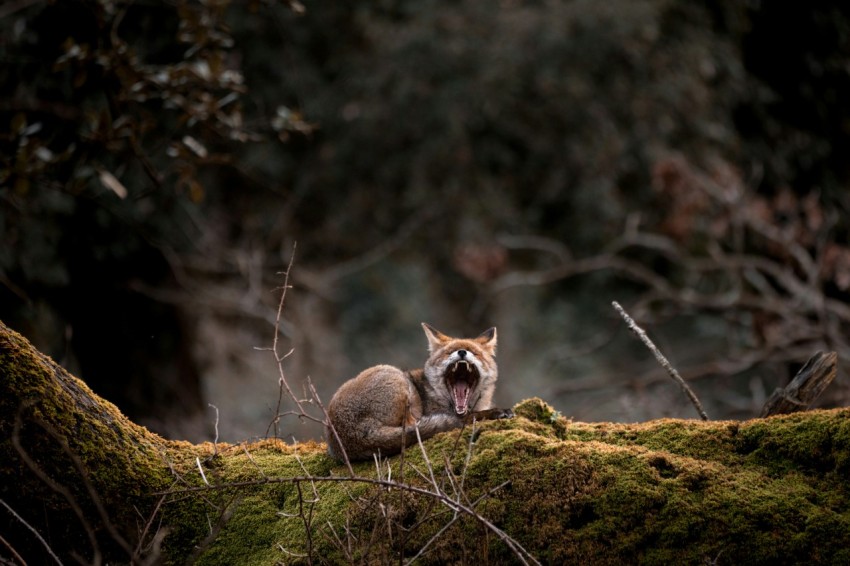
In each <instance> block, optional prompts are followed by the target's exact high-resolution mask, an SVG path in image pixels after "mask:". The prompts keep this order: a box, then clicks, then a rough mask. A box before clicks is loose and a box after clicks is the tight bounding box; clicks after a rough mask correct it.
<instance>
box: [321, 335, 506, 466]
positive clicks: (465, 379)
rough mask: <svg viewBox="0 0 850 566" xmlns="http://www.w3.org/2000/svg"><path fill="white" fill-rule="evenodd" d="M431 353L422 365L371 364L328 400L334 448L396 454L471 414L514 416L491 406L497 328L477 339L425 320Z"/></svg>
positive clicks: (354, 456)
mask: <svg viewBox="0 0 850 566" xmlns="http://www.w3.org/2000/svg"><path fill="white" fill-rule="evenodd" d="M422 328H424V329H425V335H426V336H427V337H428V351H429V352H430V356H429V357H428V360H427V361H426V362H425V367H424V368H423V369H417V370H412V371H402V370H400V369H398V368H396V367H393V366H388V365H379V366H375V367H371V368H369V369H367V370H365V371H363V372H362V373H360V375H358V376H357V377H355V378H354V379H351V380H349V381H347V382H345V383H343V384H342V386H341V387H340V388H339V390H338V391H337V392H336V394H335V395H334V396H333V398H332V399H331V402H330V404H329V405H328V417H329V423H328V427H327V438H328V452H329V453H330V454H331V456H333V457H334V458H336V459H338V460H343V459H344V456H343V451H342V450H341V448H340V443H341V444H342V447H343V448H344V449H345V455H347V456H348V458H349V459H350V460H362V459H364V458H371V457H372V454H381V455H388V454H395V453H397V452H399V451H401V448H402V446H409V445H410V444H412V443H415V442H416V429H419V436H420V438H422V439H423V440H424V439H426V438H430V437H432V436H434V435H435V434H437V433H438V432H444V431H447V430H451V429H455V428H459V427H461V426H463V424H464V423H468V422H472V420H473V419H476V420H482V419H497V418H508V417H512V416H513V412H512V411H511V410H510V409H507V410H502V409H494V408H492V402H493V393H494V391H495V389H496V379H497V377H498V374H497V369H496V360H495V355H496V329H495V328H491V329H489V330H487V331H485V332H484V333H483V334H481V335H480V336H479V337H477V338H450V337H449V336H446V335H445V334H443V333H441V332H439V331H437V330H435V329H434V328H433V327H431V326H429V325H427V324H425V323H424V322H423V323H422Z"/></svg>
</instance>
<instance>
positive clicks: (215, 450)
mask: <svg viewBox="0 0 850 566" xmlns="http://www.w3.org/2000/svg"><path fill="white" fill-rule="evenodd" d="M207 405H209V406H210V407H212V408H213V409H215V440H213V455H212V458H215V457H216V456H218V407H216V406H215V405H213V404H212V403H207Z"/></svg>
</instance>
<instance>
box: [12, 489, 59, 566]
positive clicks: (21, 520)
mask: <svg viewBox="0 0 850 566" xmlns="http://www.w3.org/2000/svg"><path fill="white" fill-rule="evenodd" d="M0 505H2V506H3V507H5V508H6V511H8V512H9V513H11V514H12V515H14V517H15V519H17V520H18V521H20V522H21V524H22V525H23V526H25V527H26V528H28V529H29V530H30V531H32V534H34V535H35V538H37V539H38V541H39V542H40V543H41V544H42V545H44V549H45V550H46V551H47V554H49V555H50V557H51V558H53V560H55V561H56V563H57V564H59V566H62V561H61V560H59V557H58V556H56V554H54V552H53V549H51V548H50V545H49V544H47V541H45V540H44V539H43V538H41V535H40V534H39V533H38V531H37V530H35V528H33V526H32V525H30V524H29V523H27V522H26V520H24V518H23V517H21V516H20V515H18V514H17V513H15V510H14V509H12V508H11V507H9V504H8V503H6V502H5V501H3V500H2V499H0ZM13 552H14V550H13ZM16 554H17V553H16ZM19 558H20V557H19ZM21 563H22V564H26V562H24V561H23V560H21Z"/></svg>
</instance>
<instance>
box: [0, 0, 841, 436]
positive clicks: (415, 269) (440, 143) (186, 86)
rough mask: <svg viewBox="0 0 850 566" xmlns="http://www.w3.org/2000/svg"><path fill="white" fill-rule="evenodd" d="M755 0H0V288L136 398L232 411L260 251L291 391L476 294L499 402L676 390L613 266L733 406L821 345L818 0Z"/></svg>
mask: <svg viewBox="0 0 850 566" xmlns="http://www.w3.org/2000/svg"><path fill="white" fill-rule="evenodd" d="M774 4H775V3H762V2H758V1H753V2H749V3H741V2H731V1H730V2H684V1H680V0H670V1H662V0H647V1H639V2H635V1H631V0H628V1H626V0H617V1H614V2H608V3H605V4H604V5H602V4H600V3H597V2H590V1H582V0H571V1H555V2H510V1H506V2H499V3H493V2H484V1H480V0H466V1H461V2H448V1H403V0H402V1H388V2H373V3H365V4H364V3H359V5H353V6H348V5H333V3H331V4H328V3H319V2H316V3H314V2H305V3H304V4H301V3H298V2H297V1H295V0H293V1H292V2H289V3H287V2H275V1H256V2H234V3H229V2H225V1H213V2H203V3H196V2H189V1H184V0H177V1H175V2H171V3H167V4H166V3H148V2H121V1H107V0H90V1H76V0H75V1H70V0H69V1H65V2H59V3H48V2H17V3H10V4H6V5H4V7H2V8H0V124H2V127H0V145H2V152H0V202H2V216H0V235H2V236H0V237H2V246H0V318H2V319H3V320H4V321H5V322H6V323H7V324H9V325H10V326H11V327H12V328H14V329H16V330H18V331H20V332H22V333H23V334H25V335H26V336H27V337H28V338H29V339H30V340H32V341H33V342H34V344H35V345H36V346H37V347H39V348H40V349H42V350H43V351H45V352H47V353H50V354H51V355H52V356H53V357H54V358H55V359H56V360H57V361H59V362H60V363H62V364H63V365H65V366H66V367H68V368H69V369H70V370H71V371H72V372H74V373H75V374H76V375H78V376H80V377H81V378H82V379H84V380H85V381H86V382H87V383H88V384H89V385H91V386H92V387H93V388H94V389H95V390H96V391H97V392H98V393H100V394H102V395H103V396H105V397H106V398H108V399H110V400H112V401H113V402H115V403H116V404H118V405H119V407H120V408H121V409H122V410H123V411H124V412H126V413H127V414H128V415H129V416H130V417H131V418H133V419H135V420H137V421H139V422H141V423H143V424H146V425H148V426H150V427H151V428H152V429H154V430H156V431H158V432H161V433H163V434H166V435H168V436H171V437H181V438H189V439H193V440H198V439H211V438H212V437H213V434H214V433H213V423H214V422H215V418H216V416H215V411H214V410H213V408H211V407H210V406H209V405H210V404H212V405H215V406H216V407H217V408H218V415H219V423H218V424H219V426H218V429H219V434H220V438H221V439H222V440H241V439H243V438H247V437H255V436H263V435H266V434H267V433H268V430H269V428H268V427H269V424H270V423H271V421H272V419H273V417H274V415H275V412H276V410H277V407H278V405H277V400H278V375H279V374H278V368H277V365H276V363H275V361H274V357H273V356H272V354H271V353H270V352H268V351H267V350H263V349H264V348H269V347H270V346H271V345H272V341H273V337H274V327H275V317H276V313H277V306H278V300H279V292H280V290H279V288H280V286H281V285H282V283H283V276H282V272H283V271H284V270H285V269H286V267H287V265H288V264H289V262H290V260H291V259H292V254H293V252H294V253H295V259H294V266H293V268H292V271H291V274H290V283H291V285H292V288H291V289H289V290H288V294H287V297H286V304H285V308H284V311H283V320H282V323H281V325H280V331H281V343H280V351H281V353H285V352H287V351H289V350H290V349H292V352H293V353H292V355H291V356H290V357H288V358H287V359H286V361H285V362H284V366H283V367H284V370H285V372H286V375H287V378H288V380H289V382H290V384H291V385H292V386H293V388H294V389H295V390H296V391H297V392H301V391H303V390H304V388H305V383H306V379H307V378H308V377H309V378H310V379H311V380H312V382H313V383H314V384H315V386H316V388H317V390H318V392H319V394H320V396H321V398H322V399H324V400H325V401H327V400H329V398H330V396H331V394H332V393H333V391H334V390H335V388H336V387H337V386H338V385H339V384H340V383H341V382H342V381H343V380H344V379H347V378H349V377H352V376H353V375H355V374H356V373H357V372H358V371H360V370H361V369H363V368H365V367H368V366H370V365H374V364H377V363H390V364H395V365H399V366H402V367H417V366H419V365H421V363H422V361H423V360H424V357H425V355H426V340H425V337H424V335H423V334H422V331H421V328H420V325H419V323H420V322H421V321H427V322H429V323H430V324H432V325H434V326H435V327H437V328H439V329H440V330H441V331H443V332H446V333H449V334H456V335H477V334H478V333H480V332H481V331H483V330H484V329H486V328H488V327H489V326H494V325H495V326H497V327H498V329H499V363H500V369H501V372H500V374H501V379H500V383H499V390H498V395H497V401H498V402H499V403H500V404H502V405H507V404H513V403H515V402H517V401H519V400H520V399H522V398H525V397H530V396H540V397H542V398H544V399H546V400H547V401H548V402H550V403H551V404H552V405H553V406H555V407H556V408H557V409H558V410H560V411H561V412H562V413H563V414H564V415H566V416H573V417H575V418H576V419H579V420H620V421H634V420H645V419H650V418H656V417H662V416H681V417H693V416H695V412H694V410H693V408H692V407H691V406H690V405H689V404H688V403H687V400H686V399H685V398H684V397H683V396H682V395H681V394H680V392H679V390H678V387H677V386H675V385H674V384H673V383H672V382H670V381H669V379H668V378H667V376H666V374H665V373H664V371H663V370H662V369H661V368H660V367H659V366H658V365H657V364H656V362H655V361H654V359H653V358H652V356H651V355H650V353H649V352H648V351H646V350H645V348H644V347H643V346H642V345H641V344H639V343H638V342H637V341H636V340H635V339H634V338H633V337H631V336H629V335H628V332H627V331H626V330H625V327H624V325H623V323H622V321H621V320H620V319H619V317H618V316H617V315H616V313H615V312H614V311H613V309H612V308H611V306H610V303H611V301H612V300H617V301H619V302H620V303H621V304H623V305H624V307H625V308H626V309H627V310H629V312H630V313H631V314H632V315H633V316H634V317H635V318H636V319H637V320H638V322H639V323H640V324H641V325H642V326H643V327H644V328H645V329H647V331H648V332H649V334H650V336H651V337H652V338H653V339H654V340H655V341H656V343H657V344H658V346H659V347H660V348H661V349H662V351H664V352H665V353H666V354H667V356H668V358H669V359H670V361H671V362H672V363H673V365H674V366H675V367H676V368H677V369H678V370H679V371H680V373H682V374H683V376H684V377H685V378H686V379H688V380H689V381H690V382H691V384H692V386H693V387H694V389H695V390H696V392H697V394H698V395H699V397H700V398H701V400H702V402H703V404H704V405H705V406H706V410H707V411H708V413H709V415H710V416H711V417H712V418H745V417H749V416H753V415H755V414H757V412H758V409H759V408H760V407H761V404H762V403H763V402H764V399H765V398H766V396H767V395H769V394H770V392H771V391H772V390H773V389H774V387H777V386H781V385H784V384H785V383H786V382H787V381H788V379H789V378H790V377H791V376H792V375H793V373H794V371H795V370H796V368H797V367H798V366H799V364H800V363H802V362H804V361H805V360H806V359H807V358H808V357H809V356H810V355H811V354H813V353H814V352H815V351H817V350H819V349H829V350H836V351H838V352H839V356H840V357H841V358H842V359H844V360H846V359H850V358H848V354H850V348H848V346H847V344H846V343H845V340H844V336H845V335H846V330H847V327H848V325H850V308H848V306H846V299H847V291H848V288H850V248H848V247H847V233H848V221H847V218H848V214H847V213H848V207H850V196H848V192H847V191H846V184H847V181H848V170H847V165H846V155H847V149H848V141H850V137H849V135H850V115H848V112H850V110H848V106H847V105H846V103H845V101H846V100H848V99H850V75H848V68H850V47H848V46H850V13H848V11H849V10H850V9H848V8H844V7H841V6H840V5H839V4H837V3H836V4H834V5H833V4H832V3H828V2H822V3H816V4H813V5H810V6H807V7H803V6H802V5H800V6H797V5H795V6H785V5H774ZM296 242H297V247H296V245H295V243H296ZM305 395H306V393H305ZM848 401H850V383H848V381H847V378H846V376H845V375H844V374H843V368H842V370H841V371H840V372H839V377H838V379H837V380H836V382H835V384H834V385H833V386H832V389H831V390H830V391H829V392H828V394H827V397H826V398H825V399H824V401H823V403H824V404H828V405H836V404H838V405H843V404H847V402H848ZM289 409H291V406H289V405H287V403H285V402H284V404H283V406H282V410H284V411H286V410H289ZM278 433H279V434H280V435H282V436H284V437H287V438H289V437H291V436H294V437H296V438H298V439H304V438H310V437H318V436H319V435H320V431H319V430H318V429H317V428H316V427H315V426H313V425H311V424H310V423H307V422H302V421H300V420H298V419H296V418H294V417H286V418H284V420H283V421H282V422H281V424H280V428H279V430H278Z"/></svg>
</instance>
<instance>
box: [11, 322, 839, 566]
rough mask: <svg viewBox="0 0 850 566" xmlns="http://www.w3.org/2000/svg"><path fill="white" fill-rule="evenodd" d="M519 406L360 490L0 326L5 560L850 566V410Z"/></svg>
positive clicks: (335, 473)
mask: <svg viewBox="0 0 850 566" xmlns="http://www.w3.org/2000/svg"><path fill="white" fill-rule="evenodd" d="M115 371H116V375H117V376H119V377H120V371H121V368H115ZM515 411H516V413H517V417H516V418H514V419H511V420H505V421H493V422H487V423H482V424H480V425H476V426H474V427H472V428H467V429H466V430H463V431H458V432H454V433H446V434H442V435H438V436H437V437H435V438H433V439H431V440H429V441H427V442H425V443H424V445H423V446H421V447H415V448H412V449H408V450H407V452H406V453H404V454H403V455H401V456H396V457H393V458H390V459H389V460H387V461H385V462H382V463H381V464H379V465H376V463H375V462H366V463H361V464H356V465H354V466H353V472H354V474H355V475H354V476H351V475H350V473H349V470H348V468H347V467H346V466H345V465H342V464H339V463H337V462H335V461H333V460H331V459H330V458H329V457H328V456H327V455H326V454H325V451H324V445H321V444H317V443H312V442H308V443H302V444H296V445H287V444H284V443H283V442H280V441H277V440H264V441H259V442H254V443H246V444H239V445H226V444H218V445H212V444H202V445H191V444H188V443H183V442H173V441H167V440H165V439H163V438H161V437H158V436H156V435H154V434H152V433H150V432H148V431H147V430H145V429H144V428H142V427H139V426H137V425H135V424H133V423H132V422H130V421H128V420H127V419H126V418H125V417H124V416H123V415H121V413H120V412H119V411H118V410H117V409H116V408H115V407H114V406H113V405H111V404H110V403H108V402H106V401H104V400H102V399H100V398H98V397H97V396H96V395H95V394H94V393H92V392H91V391H90V390H89V389H88V388H87V387H86V386H85V385H84V384H83V383H82V382H80V381H79V380H77V379H76V378H74V377H73V376H71V375H69V374H68V373H67V372H65V371H64V370H63V369H62V368H61V367H59V366H57V365H56V364H55V363H54V362H53V361H52V360H50V359H49V358H48V357H46V356H44V355H43V354H41V353H39V352H38V351H36V350H35V349H34V348H33V347H32V346H31V345H30V344H29V343H28V342H27V341H26V340H24V339H23V338H22V337H21V336H20V335H18V334H16V333H15V332H13V331H11V330H9V329H8V328H6V327H5V326H3V325H2V323H0V462H2V464H0V497H2V500H0V501H2V505H0V507H2V508H0V536H2V540H0V557H2V558H3V559H4V560H6V561H8V562H11V563H20V562H23V561H27V562H29V563H37V564H41V563H55V562H63V563H65V562H74V561H79V560H81V561H83V562H87V563H100V562H109V563H127V562H136V563H142V562H166V563H185V562H187V561H189V562H192V561H198V562H200V563H208V564H276V563H313V562H323V563H324V562H327V563H346V562H365V563H383V562H393V563H399V562H407V561H409V560H411V559H414V558H415V559H416V561H417V563H444V562H455V563H457V562H465V561H468V562H475V563H485V562H486V563H495V564H499V563H504V564H513V563H521V562H527V563H533V562H535V561H539V562H541V563H594V564H597V563H602V564H606V563H607V564H623V563H638V562H640V563H650V564H673V563H678V564H701V563H709V562H711V563H721V564H722V563H727V564H735V563H738V564H743V563H746V564H792V563H804V562H805V563H826V564H837V563H844V564H846V563H850V493H848V491H850V484H848V482H847V481H846V478H847V477H848V474H850V411H848V410H846V409H841V410H831V411H810V412H806V413H797V414H794V415H786V416H778V417H771V418H768V419H759V420H753V421H747V422H731V421H724V422H720V421H714V422H700V421H691V420H672V419H664V420H658V421H652V422H648V423H641V424H630V425H625V424H614V423H573V422H571V421H569V420H568V419H565V418H563V417H561V416H560V415H559V414H558V413H557V412H555V411H553V410H552V409H551V407H549V406H547V405H546V404H545V403H543V402H542V401H540V400H537V399H532V400H528V401H524V402H522V403H520V404H519V405H517V406H516V408H515Z"/></svg>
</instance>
